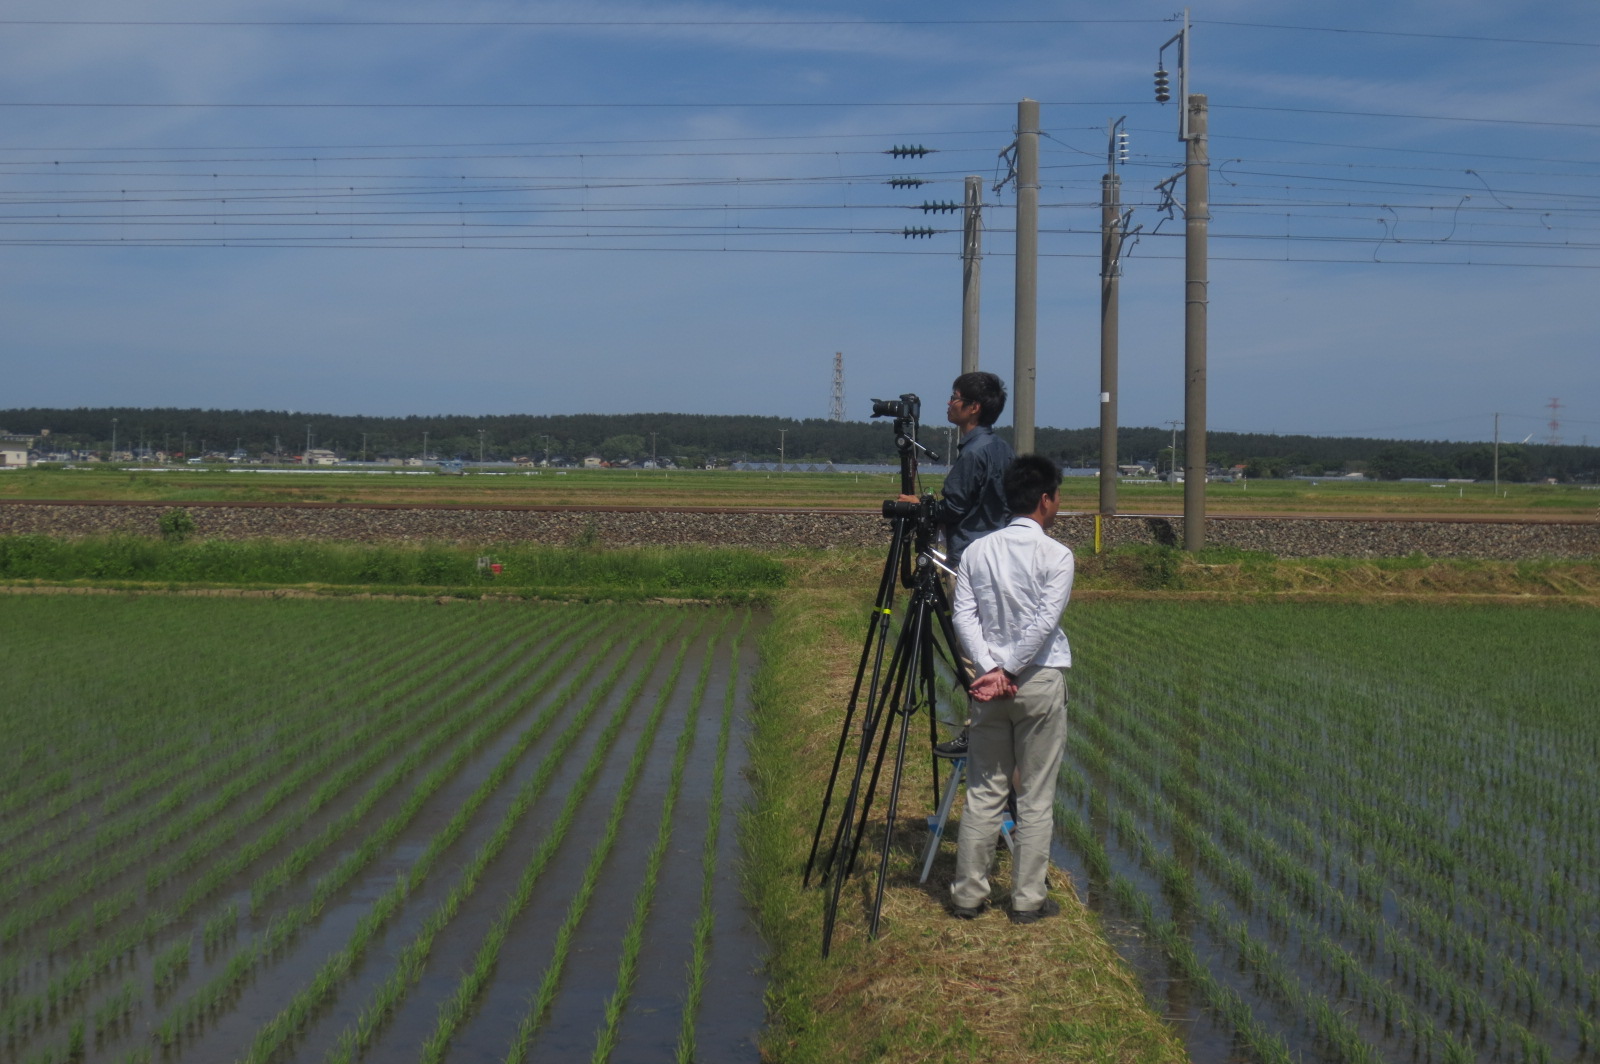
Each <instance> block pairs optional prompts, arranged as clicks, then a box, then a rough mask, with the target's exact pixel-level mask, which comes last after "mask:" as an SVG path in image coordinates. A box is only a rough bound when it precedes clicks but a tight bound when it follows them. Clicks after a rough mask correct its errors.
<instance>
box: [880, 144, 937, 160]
mask: <svg viewBox="0 0 1600 1064" xmlns="http://www.w3.org/2000/svg"><path fill="white" fill-rule="evenodd" d="M932 150H933V149H932V148H924V147H923V146H922V145H920V144H896V145H895V146H894V147H892V148H890V149H889V150H888V151H886V152H884V154H885V155H893V156H894V157H895V158H896V159H904V158H907V157H908V156H914V157H916V158H921V157H922V156H924V155H926V154H928V152H930V151H932Z"/></svg>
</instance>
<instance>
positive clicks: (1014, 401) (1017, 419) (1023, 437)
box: [1011, 100, 1039, 454]
mask: <svg viewBox="0 0 1600 1064" xmlns="http://www.w3.org/2000/svg"><path fill="white" fill-rule="evenodd" d="M1016 287H1017V291H1016V317H1015V326H1014V331H1013V339H1012V343H1013V345H1014V346H1013V368H1012V380H1011V425H1012V445H1013V446H1014V447H1015V448H1016V451H1017V453H1018V454H1027V453H1030V452H1031V451H1032V450H1033V427H1034V420H1033V418H1034V383H1035V378H1036V374H1035V369H1036V366H1037V364H1038V347H1039V101H1038V100H1022V101H1020V102H1019V103H1018V104H1017V286H1016Z"/></svg>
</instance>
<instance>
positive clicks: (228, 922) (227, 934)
mask: <svg viewBox="0 0 1600 1064" xmlns="http://www.w3.org/2000/svg"><path fill="white" fill-rule="evenodd" d="M238 929H239V906H238V903H236V902H230V903H229V904H228V907H227V908H226V909H223V910H222V911H221V912H219V913H217V914H216V915H214V916H212V917H211V918H210V919H208V920H207V921H206V923H205V931H204V933H203V935H202V936H201V941H202V942H203V943H204V944H205V953H206V956H208V957H209V956H211V954H213V953H215V952H216V951H217V950H218V949H219V948H221V946H222V945H223V943H225V942H227V941H228V939H230V938H232V937H233V935H234V933H235V932H236V931H237V930H238Z"/></svg>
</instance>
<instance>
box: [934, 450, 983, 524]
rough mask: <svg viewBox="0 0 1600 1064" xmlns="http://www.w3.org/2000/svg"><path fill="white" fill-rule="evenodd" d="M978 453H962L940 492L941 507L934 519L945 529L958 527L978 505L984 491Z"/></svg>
mask: <svg viewBox="0 0 1600 1064" xmlns="http://www.w3.org/2000/svg"><path fill="white" fill-rule="evenodd" d="M980 465H981V463H980V462H979V461H978V455H977V454H976V453H967V452H962V453H961V454H960V455H958V456H957V457H956V460H955V463H954V464H953V465H952V466H951V467H950V473H949V475H948V476H946V477H945V478H944V487H943V488H942V489H941V490H940V497H939V505H938V508H937V509H936V510H935V511H934V515H933V518H934V520H935V521H936V522H938V523H939V524H941V525H944V526H945V527H947V528H948V527H950V526H952V525H958V524H960V523H961V519H962V518H963V517H965V516H967V514H969V513H971V512H972V510H973V508H974V507H976V506H977V505H978V493H979V492H980V491H981V490H982V489H983V474H982V470H981V468H980Z"/></svg>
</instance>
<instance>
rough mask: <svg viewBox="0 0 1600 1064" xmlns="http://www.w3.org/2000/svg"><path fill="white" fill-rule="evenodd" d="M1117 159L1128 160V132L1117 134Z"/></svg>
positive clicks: (1120, 160)
mask: <svg viewBox="0 0 1600 1064" xmlns="http://www.w3.org/2000/svg"><path fill="white" fill-rule="evenodd" d="M1117 160H1118V161H1119V162H1124V163H1125V162H1127V161H1128V134H1126V133H1118V134H1117Z"/></svg>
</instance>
